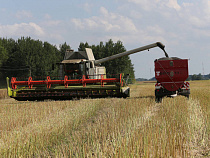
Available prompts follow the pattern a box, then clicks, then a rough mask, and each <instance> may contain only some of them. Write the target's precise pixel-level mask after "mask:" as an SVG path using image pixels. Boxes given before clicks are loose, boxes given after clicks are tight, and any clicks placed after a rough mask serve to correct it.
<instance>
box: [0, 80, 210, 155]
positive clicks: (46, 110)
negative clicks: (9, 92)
mask: <svg viewBox="0 0 210 158" xmlns="http://www.w3.org/2000/svg"><path fill="white" fill-rule="evenodd" d="M209 89H210V81H199V82H197V81H194V82H191V95H190V99H189V100H187V99H186V98H185V97H182V96H178V97H176V98H173V99H172V98H164V99H163V102H162V103H161V104H157V103H155V101H154V100H155V99H154V83H142V82H138V83H137V84H134V85H131V97H130V98H127V99H121V98H106V99H82V100H72V101H45V102H27V101H26V102H18V101H15V100H13V99H8V98H6V99H5V97H4V94H2V93H4V92H3V91H0V96H3V97H2V98H3V99H1V100H0V157H202V156H204V157H205V156H206V157H208V156H210V153H209V148H210V147H209V138H208V137H209V121H208V120H209V118H208V116H209V114H210V113H209V106H210V91H209Z"/></svg>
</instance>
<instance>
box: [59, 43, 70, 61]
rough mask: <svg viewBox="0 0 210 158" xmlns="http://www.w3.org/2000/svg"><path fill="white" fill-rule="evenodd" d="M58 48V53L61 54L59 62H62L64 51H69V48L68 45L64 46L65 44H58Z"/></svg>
mask: <svg viewBox="0 0 210 158" xmlns="http://www.w3.org/2000/svg"><path fill="white" fill-rule="evenodd" d="M59 48H60V53H61V60H63V59H64V56H65V53H66V50H67V49H71V47H70V45H68V44H66V42H65V43H64V44H60V45H59Z"/></svg>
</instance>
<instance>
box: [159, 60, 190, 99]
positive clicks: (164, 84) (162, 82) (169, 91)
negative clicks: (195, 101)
mask: <svg viewBox="0 0 210 158" xmlns="http://www.w3.org/2000/svg"><path fill="white" fill-rule="evenodd" d="M155 78H156V79H157V83H156V85H155V98H156V102H161V101H162V98H163V97H164V96H168V97H173V96H176V95H183V96H186V97H187V98H189V94H190V87H189V83H188V82H185V80H186V79H187V78H188V60H187V59H180V58H177V57H172V58H169V57H166V58H160V59H157V60H155Z"/></svg>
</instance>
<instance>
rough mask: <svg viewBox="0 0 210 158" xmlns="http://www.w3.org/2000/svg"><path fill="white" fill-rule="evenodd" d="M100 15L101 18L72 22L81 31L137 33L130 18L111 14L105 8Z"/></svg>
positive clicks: (95, 17)
mask: <svg viewBox="0 0 210 158" xmlns="http://www.w3.org/2000/svg"><path fill="white" fill-rule="evenodd" d="M100 13H101V14H100V15H99V16H92V17H90V18H85V19H78V18H73V19H71V22H72V23H73V24H74V26H75V27H76V28H78V29H81V30H92V31H106V32H115V33H119V32H120V33H124V32H126V33H128V32H129V33H132V32H136V31H137V29H136V27H135V25H134V23H133V22H132V20H131V19H129V18H128V17H125V16H122V15H119V14H116V13H112V12H109V11H108V10H107V9H106V8H104V7H101V8H100Z"/></svg>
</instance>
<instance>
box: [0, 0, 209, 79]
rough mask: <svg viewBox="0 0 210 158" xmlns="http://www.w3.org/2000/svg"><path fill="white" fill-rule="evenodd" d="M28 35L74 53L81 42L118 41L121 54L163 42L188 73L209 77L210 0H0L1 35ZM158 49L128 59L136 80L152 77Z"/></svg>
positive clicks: (159, 53)
mask: <svg viewBox="0 0 210 158" xmlns="http://www.w3.org/2000/svg"><path fill="white" fill-rule="evenodd" d="M23 36H24V37H29V36H30V37H31V38H32V39H35V40H38V39H39V40H42V41H47V42H49V43H51V44H53V45H56V46H59V44H63V43H64V42H66V43H67V44H69V45H70V46H71V48H72V49H74V50H77V49H78V46H79V44H80V42H88V43H89V44H90V45H92V44H95V45H98V44H99V43H100V42H101V41H102V42H107V41H108V40H109V39H112V40H113V41H114V42H117V41H118V40H120V41H121V42H123V45H124V46H125V48H126V50H131V49H135V48H138V47H141V46H144V45H148V44H152V43H155V42H158V41H159V42H162V43H163V44H164V45H165V46H166V47H165V49H166V52H167V53H168V54H169V56H171V57H179V58H182V59H189V73H190V74H198V73H201V74H202V75H203V74H209V73H210V0H75V1H71V0H18V1H17V0H6V1H5V0H0V37H1V38H13V39H15V40H17V39H18V38H20V37H23ZM163 56H164V53H163V51H162V50H161V49H159V48H152V49H150V51H142V52H139V53H136V54H132V55H130V58H131V61H132V63H133V64H134V70H135V76H136V78H148V79H149V78H151V77H153V76H154V60H155V59H158V58H161V57H163Z"/></svg>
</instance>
